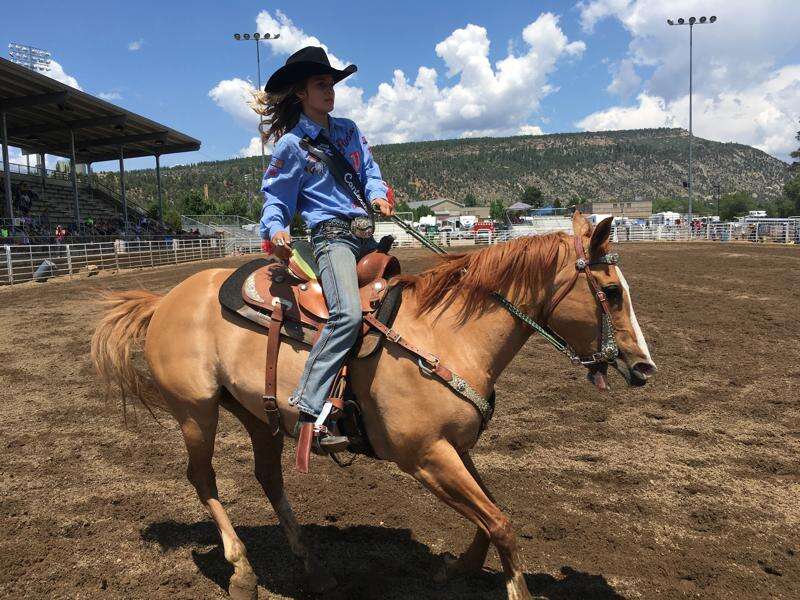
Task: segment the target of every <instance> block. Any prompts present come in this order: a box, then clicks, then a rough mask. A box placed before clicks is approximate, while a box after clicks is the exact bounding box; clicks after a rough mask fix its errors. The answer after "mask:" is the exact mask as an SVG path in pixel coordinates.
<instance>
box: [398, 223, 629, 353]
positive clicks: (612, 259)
mask: <svg viewBox="0 0 800 600" xmlns="http://www.w3.org/2000/svg"><path fill="white" fill-rule="evenodd" d="M390 218H391V219H392V221H394V222H395V223H397V224H398V225H399V226H400V227H401V228H402V229H403V230H404V231H406V232H407V233H409V234H410V235H411V236H412V237H413V238H415V239H416V240H418V241H419V242H420V243H421V244H422V245H423V246H424V247H426V248H428V249H429V250H431V251H432V252H434V253H436V254H442V255H446V254H448V252H447V250H445V249H444V248H442V247H441V246H439V244H437V243H436V242H434V241H433V240H429V239H428V238H427V237H426V236H424V235H422V234H421V233H419V232H418V231H416V230H415V229H414V228H413V227H411V226H409V225H408V224H407V223H406V222H405V221H403V220H402V219H400V218H399V217H398V216H397V215H391V216H390ZM573 240H574V242H575V250H576V252H577V253H578V259H577V260H576V261H575V273H574V275H573V276H572V280H571V281H570V282H569V285H566V286H564V287H563V288H561V290H560V292H559V293H558V294H557V295H556V297H555V298H554V299H553V301H552V302H551V303H550V308H549V309H548V310H547V312H546V313H545V315H544V319H543V321H544V323H545V326H544V327H542V326H541V325H539V323H537V322H536V321H534V320H533V319H532V318H531V317H529V316H528V315H526V314H525V313H524V312H523V311H522V310H520V309H519V308H518V307H517V306H516V305H515V304H514V303H512V302H511V301H509V300H508V299H507V298H506V297H505V296H503V295H502V294H501V293H500V292H492V297H493V298H494V299H495V300H497V301H498V302H499V303H500V305H501V306H502V307H503V308H505V309H506V310H507V311H508V312H509V313H511V314H512V315H514V316H515V317H516V318H517V319H519V320H520V321H522V322H523V323H525V324H526V325H528V326H529V327H530V328H531V329H533V330H534V331H536V332H537V333H538V334H539V335H541V336H542V337H543V338H544V339H545V340H547V341H548V342H549V343H550V345H552V346H553V347H554V348H555V349H556V350H558V352H560V353H561V354H563V355H565V356H566V357H567V358H568V359H569V361H570V362H571V363H572V364H573V365H576V366H577V365H583V366H584V367H587V368H589V369H591V368H592V367H600V366H603V365H607V364H610V363H613V362H614V361H616V359H617V357H619V348H618V347H617V342H616V341H615V340H614V324H613V322H612V320H611V309H610V308H609V306H608V298H607V297H606V294H605V292H604V291H603V290H602V289H600V286H599V285H598V283H597V279H595V276H594V275H593V274H592V271H591V269H590V268H589V267H592V266H594V265H616V264H618V263H619V254H616V253H610V254H604V255H603V256H600V257H598V258H596V259H595V260H592V261H590V260H589V259H588V258H586V251H585V250H584V249H583V242H582V241H581V237H580V236H577V235H576V236H573ZM463 271H464V272H465V273H466V269H463ZM581 273H585V274H586V279H587V280H588V281H589V287H590V288H591V289H592V293H593V295H594V297H595V298H597V301H598V302H599V303H600V308H601V309H602V311H603V314H602V317H601V319H602V320H601V326H600V344H599V350H598V351H597V352H595V353H593V354H591V355H590V356H581V355H580V354H578V353H577V352H575V350H573V348H572V346H570V345H569V344H568V343H567V342H566V340H564V338H562V337H561V336H560V335H558V334H557V333H556V332H555V331H553V330H552V329H550V327H549V326H548V325H547V322H548V321H549V320H550V316H551V315H552V314H553V311H554V310H555V309H556V307H557V306H558V305H559V303H560V302H561V301H562V300H563V299H564V298H565V297H566V296H567V294H569V293H570V291H572V288H573V287H575V283H576V282H577V281H578V276H579V275H580V274H581Z"/></svg>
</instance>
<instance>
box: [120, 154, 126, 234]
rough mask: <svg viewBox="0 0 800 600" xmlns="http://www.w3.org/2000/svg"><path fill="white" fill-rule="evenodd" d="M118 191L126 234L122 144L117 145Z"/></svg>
mask: <svg viewBox="0 0 800 600" xmlns="http://www.w3.org/2000/svg"><path fill="white" fill-rule="evenodd" d="M119 191H120V198H122V219H123V221H124V223H125V225H124V229H125V235H128V201H127V200H126V199H125V162H124V154H123V146H122V145H120V147H119Z"/></svg>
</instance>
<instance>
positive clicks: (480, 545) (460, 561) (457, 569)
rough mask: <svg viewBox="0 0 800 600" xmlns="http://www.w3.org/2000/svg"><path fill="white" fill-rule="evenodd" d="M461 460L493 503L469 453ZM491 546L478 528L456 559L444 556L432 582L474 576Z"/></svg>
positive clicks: (485, 535) (486, 535) (490, 494)
mask: <svg viewBox="0 0 800 600" xmlns="http://www.w3.org/2000/svg"><path fill="white" fill-rule="evenodd" d="M461 460H462V461H463V462H464V466H465V467H466V468H467V471H469V474H470V475H472V478H473V479H474V480H475V482H476V483H477V484H478V485H479V486H481V489H482V490H483V493H484V494H486V497H487V498H489V500H491V501H492V502H495V499H494V497H492V493H491V492H490V491H489V489H488V488H487V487H486V484H484V483H483V480H482V479H481V476H480V475H479V474H478V471H477V469H476V468H475V464H474V463H473V462H472V457H471V456H470V455H469V453H466V452H465V453H464V454H463V455H462V456H461ZM490 545H491V539H490V537H489V535H488V534H487V533H486V530H484V529H483V528H482V527H478V528H477V529H476V531H475V537H474V538H472V543H470V545H469V546H468V547H467V549H466V550H464V552H462V553H461V556H459V557H458V558H457V559H456V558H455V557H453V556H452V555H449V554H448V555H446V556H445V558H444V564H443V565H442V568H441V569H440V570H439V572H438V573H436V575H434V580H435V581H436V582H438V583H444V582H445V581H447V580H449V579H452V578H454V577H459V576H462V575H466V576H469V575H474V574H477V573H479V572H480V571H481V570H482V569H483V565H484V563H485V562H486V555H487V554H488V552H489V546H490Z"/></svg>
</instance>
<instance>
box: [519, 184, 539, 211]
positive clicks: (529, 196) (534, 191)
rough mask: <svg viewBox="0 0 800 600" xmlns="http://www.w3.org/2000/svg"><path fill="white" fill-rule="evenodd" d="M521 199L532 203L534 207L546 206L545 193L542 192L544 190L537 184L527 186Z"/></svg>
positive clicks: (526, 202)
mask: <svg viewBox="0 0 800 600" xmlns="http://www.w3.org/2000/svg"><path fill="white" fill-rule="evenodd" d="M520 200H521V201H522V202H524V203H525V204H530V205H531V206H532V207H534V208H540V207H542V206H544V194H542V190H540V189H539V188H538V187H536V186H535V185H529V186H526V187H525V189H524V190H523V191H522V196H520Z"/></svg>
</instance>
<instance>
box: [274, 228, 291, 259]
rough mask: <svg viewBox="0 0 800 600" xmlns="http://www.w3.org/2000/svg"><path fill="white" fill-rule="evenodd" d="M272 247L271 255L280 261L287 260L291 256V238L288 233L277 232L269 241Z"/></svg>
mask: <svg viewBox="0 0 800 600" xmlns="http://www.w3.org/2000/svg"><path fill="white" fill-rule="evenodd" d="M270 241H271V242H272V246H273V254H275V256H277V257H278V258H280V259H281V260H289V258H290V257H291V256H292V236H291V235H289V232H288V231H279V232H278V233H276V234H275V235H273V236H272V239H271V240H270Z"/></svg>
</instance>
